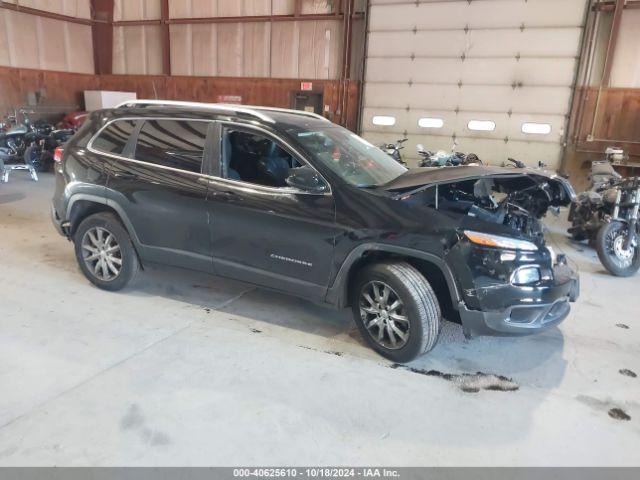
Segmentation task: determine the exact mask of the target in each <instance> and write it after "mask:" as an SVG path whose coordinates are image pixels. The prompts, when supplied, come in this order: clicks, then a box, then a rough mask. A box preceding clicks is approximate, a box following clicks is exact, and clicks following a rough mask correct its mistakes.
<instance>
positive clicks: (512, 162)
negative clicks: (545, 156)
mask: <svg viewBox="0 0 640 480" xmlns="http://www.w3.org/2000/svg"><path fill="white" fill-rule="evenodd" d="M502 166H503V167H511V168H527V164H526V163H524V162H523V161H522V160H516V159H515V158H507V161H506V162H502ZM546 167H547V164H546V163H544V162H540V161H539V162H538V166H537V167H536V168H537V169H538V170H544V169H545V168H546Z"/></svg>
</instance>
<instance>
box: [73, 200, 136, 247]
mask: <svg viewBox="0 0 640 480" xmlns="http://www.w3.org/2000/svg"><path fill="white" fill-rule="evenodd" d="M82 200H84V201H88V202H93V203H99V204H101V205H105V206H107V207H109V208H111V209H113V210H115V212H116V213H117V214H118V216H119V217H120V220H122V223H123V224H124V226H125V228H126V229H127V232H129V235H130V236H131V240H132V241H133V243H134V245H135V246H136V248H137V247H140V246H141V245H142V244H141V243H140V239H139V238H138V235H137V234H136V230H135V228H133V223H131V220H129V216H128V215H127V214H126V213H125V211H124V209H123V208H122V207H121V206H120V205H118V204H117V203H114V202H110V201H109V200H108V199H107V198H106V197H105V196H104V195H94V194H90V193H75V194H73V195H72V196H71V198H70V199H69V202H68V203H67V212H66V218H67V219H69V217H70V214H71V210H72V209H73V205H74V204H75V203H76V202H78V201H82Z"/></svg>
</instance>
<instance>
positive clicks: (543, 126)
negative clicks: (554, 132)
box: [522, 122, 551, 135]
mask: <svg viewBox="0 0 640 480" xmlns="http://www.w3.org/2000/svg"><path fill="white" fill-rule="evenodd" d="M522 133H534V134H537V135H549V134H550V133H551V124H549V123H535V122H526V123H523V124H522Z"/></svg>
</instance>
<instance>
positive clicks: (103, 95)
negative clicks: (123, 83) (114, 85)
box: [84, 90, 138, 112]
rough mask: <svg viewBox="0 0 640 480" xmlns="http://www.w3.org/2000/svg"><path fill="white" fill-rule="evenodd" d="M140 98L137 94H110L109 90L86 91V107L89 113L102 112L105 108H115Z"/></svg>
mask: <svg viewBox="0 0 640 480" xmlns="http://www.w3.org/2000/svg"><path fill="white" fill-rule="evenodd" d="M137 98H138V96H137V95H136V93H135V92H110V91H107V90H85V91H84V106H85V110H86V111H87V112H93V111H94V110H102V109H103V108H114V107H116V106H118V105H119V104H121V103H122V102H126V101H128V100H136V99H137Z"/></svg>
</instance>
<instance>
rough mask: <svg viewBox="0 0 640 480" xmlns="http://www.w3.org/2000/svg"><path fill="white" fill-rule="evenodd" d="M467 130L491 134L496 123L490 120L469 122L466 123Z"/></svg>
mask: <svg viewBox="0 0 640 480" xmlns="http://www.w3.org/2000/svg"><path fill="white" fill-rule="evenodd" d="M467 128H468V129H469V130H480V131H482V132H492V131H493V130H495V129H496V122H492V121H491V120H470V121H469V123H467Z"/></svg>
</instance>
